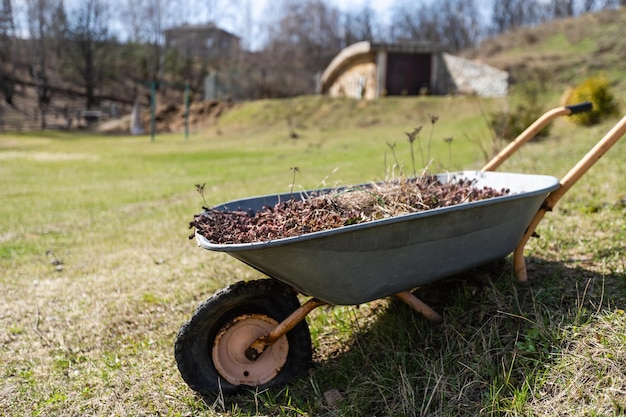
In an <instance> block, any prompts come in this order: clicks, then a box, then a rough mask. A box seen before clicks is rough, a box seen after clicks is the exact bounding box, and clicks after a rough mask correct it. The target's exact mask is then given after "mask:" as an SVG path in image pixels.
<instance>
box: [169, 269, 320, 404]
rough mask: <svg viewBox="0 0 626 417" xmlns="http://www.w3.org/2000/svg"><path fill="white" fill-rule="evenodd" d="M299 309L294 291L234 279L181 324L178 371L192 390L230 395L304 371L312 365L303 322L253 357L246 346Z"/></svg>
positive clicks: (274, 284) (272, 283)
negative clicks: (246, 354)
mask: <svg viewBox="0 0 626 417" xmlns="http://www.w3.org/2000/svg"><path fill="white" fill-rule="evenodd" d="M298 307H300V302H299V301H298V298H297V296H296V293H295V292H294V291H293V290H292V289H291V288H289V287H287V286H285V285H283V284H282V283H280V282H278V281H276V280H273V279H262V280H256V281H249V282H243V281H242V282H238V283H236V284H233V285H230V286H228V287H226V288H223V289H221V290H219V291H217V292H216V293H215V294H214V295H213V296H212V297H211V298H209V299H208V300H207V301H205V302H204V303H203V304H202V305H200V307H198V309H197V310H196V312H195V313H194V315H193V316H192V317H191V319H190V320H189V321H188V322H187V323H185V324H184V325H183V326H182V327H181V329H180V331H179V332H178V336H177V338H176V343H175V347H174V352H175V357H176V362H177V364H178V369H179V371H180V373H181V375H182V377H183V379H184V380H185V382H186V383H187V384H188V385H189V387H191V389H193V390H195V391H197V392H199V393H202V394H211V393H220V392H221V393H223V394H230V393H234V392H236V391H237V390H239V389H240V388H242V387H258V388H261V389H262V388H267V387H271V386H275V385H281V384H284V383H287V382H288V381H290V380H292V379H294V378H296V377H298V376H301V375H302V374H304V373H305V372H306V371H307V370H308V369H309V367H310V365H311V358H312V350H311V335H310V333H309V328H308V326H307V324H306V321H304V320H303V321H301V322H300V323H298V325H297V326H296V327H294V328H293V329H292V330H291V331H289V332H288V333H287V334H286V335H285V336H283V337H281V338H280V339H279V340H278V341H277V342H276V343H275V344H273V345H271V346H269V347H268V348H267V349H266V350H265V351H264V352H263V354H261V356H260V357H259V358H258V359H257V360H256V361H251V360H249V359H247V358H246V356H245V351H246V349H247V348H248V347H249V346H250V344H252V342H254V341H255V340H256V339H257V338H259V337H261V336H264V335H266V334H267V333H269V332H270V331H271V330H273V329H274V328H275V327H276V325H278V323H280V322H281V321H283V320H284V319H285V318H287V317H288V316H289V315H290V314H291V313H292V312H293V311H295V310H296V309H297V308H298Z"/></svg>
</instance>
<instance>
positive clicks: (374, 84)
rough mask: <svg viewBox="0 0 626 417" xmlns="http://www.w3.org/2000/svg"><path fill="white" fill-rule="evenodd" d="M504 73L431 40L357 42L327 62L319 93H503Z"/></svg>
mask: <svg viewBox="0 0 626 417" xmlns="http://www.w3.org/2000/svg"><path fill="white" fill-rule="evenodd" d="M507 90H508V73H507V72H506V71H502V70H499V69H497V68H493V67H490V66H488V65H484V64H481V63H479V62H475V61H470V60H467V59H465V58H461V57H457V56H454V55H451V54H448V53H445V52H444V51H443V50H441V48H440V47H438V46H437V45H435V44H432V43H415V42H410V43H409V42H407V43H394V44H383V43H371V42H368V41H363V42H358V43H355V44H353V45H350V46H348V47H346V48H344V49H343V50H342V51H341V52H340V53H339V54H338V55H337V56H336V57H335V58H334V59H333V60H332V62H331V63H330V64H329V65H328V67H327V68H326V70H324V73H323V74H322V77H321V80H320V92H321V93H322V94H328V95H330V96H331V97H352V98H357V99H361V98H364V99H375V98H379V97H383V96H387V95H420V94H422V95H425V94H433V95H444V94H475V95H479V96H484V97H502V96H505V95H506V94H507Z"/></svg>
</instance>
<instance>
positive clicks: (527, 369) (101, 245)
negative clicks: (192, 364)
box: [0, 97, 626, 416]
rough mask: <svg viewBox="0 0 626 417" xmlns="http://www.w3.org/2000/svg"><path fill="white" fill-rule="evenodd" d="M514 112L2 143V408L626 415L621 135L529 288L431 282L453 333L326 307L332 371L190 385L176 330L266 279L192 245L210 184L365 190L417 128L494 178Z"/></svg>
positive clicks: (473, 279) (431, 106)
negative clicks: (502, 121)
mask: <svg viewBox="0 0 626 417" xmlns="http://www.w3.org/2000/svg"><path fill="white" fill-rule="evenodd" d="M499 106H501V103H498V102H496V101H481V100H479V99H477V98H389V99H384V100H380V101H377V102H372V103H361V102H355V101H349V100H345V101H344V100H328V99H323V98H319V97H304V98H298V99H293V100H276V101H259V102H254V103H247V104H242V105H238V106H237V107H236V108H235V109H234V110H233V111H231V113H228V114H227V115H225V116H224V117H223V119H222V120H221V122H220V126H219V131H221V133H220V134H218V133H217V132H218V129H217V128H211V127H210V128H207V129H205V130H203V131H198V132H193V133H192V135H191V137H190V138H189V140H184V139H183V135H182V134H168V135H157V137H156V140H155V142H154V143H152V142H150V138H149V137H147V136H141V137H126V136H123V137H122V136H119V137H106V136H93V135H89V134H68V133H56V132H44V133H37V134H27V133H13V134H10V133H5V134H0V189H1V190H2V195H3V198H2V204H1V205H0V289H1V292H0V361H1V362H2V363H3V367H2V368H0V372H1V374H0V415H6V416H21V415H24V416H26V415H41V416H54V415H63V416H64V415H94V416H95V415H97V416H102V415H119V416H126V415H128V416H137V415H168V416H188V415H194V416H200V415H202V416H214V415H229V416H231V415H232V416H240V415H241V416H245V415H272V416H278V415H285V416H287V415H289V416H292V415H307V416H314V415H337V416H339V415H342V416H343V415H345V416H355V415H379V416H383V415H407V416H413V415H479V414H481V415H535V416H537V415H538V416H552V415H589V416H593V415H623V414H624V413H626V314H625V313H624V310H625V309H626V308H625V307H626V245H625V242H626V185H625V183H624V181H623V179H624V178H625V177H626V164H624V161H623V155H624V154H625V151H626V141H625V140H624V139H622V140H621V141H620V142H618V143H617V144H616V145H615V146H614V148H613V149H611V150H610V151H609V152H608V154H607V155H606V156H605V157H604V158H602V159H601V160H600V161H599V162H598V163H597V165H596V166H594V167H593V168H592V169H591V171H589V172H588V173H587V174H586V175H585V176H584V177H583V178H582V179H581V180H580V181H579V183H577V184H576V185H575V186H574V188H573V189H572V190H571V191H570V192H569V193H568V194H567V195H566V196H565V197H564V198H563V200H562V201H561V202H559V204H558V205H557V208H556V210H555V211H554V212H552V213H549V214H548V215H547V216H546V218H545V219H544V221H543V222H542V223H541V224H540V226H539V228H538V233H539V234H540V235H541V238H540V239H533V240H531V242H530V244H529V245H528V246H527V262H528V270H529V276H530V278H531V280H532V283H531V285H527V286H524V285H520V284H517V283H516V282H515V280H514V279H513V278H512V274H511V271H510V269H511V267H510V264H509V260H508V259H505V260H503V261H502V262H497V263H494V264H493V265H487V266H485V267H484V268H478V269H476V270H473V271H468V272H467V273H465V274H462V276H457V277H451V278H450V279H448V280H444V281H441V282H439V283H437V284H434V285H431V286H428V287H423V288H420V289H418V290H417V293H418V296H419V297H420V298H421V299H423V300H424V301H426V302H428V303H429V304H430V305H431V306H433V307H434V308H435V309H436V310H437V311H439V312H441V313H442V314H443V315H444V317H445V319H444V322H443V323H442V324H439V325H434V324H432V323H430V322H428V321H427V320H425V319H424V318H422V317H421V316H419V315H417V314H416V313H414V312H412V311H411V310H410V309H408V308H407V307H406V306H404V305H400V304H399V303H397V302H395V301H391V300H378V301H375V302H372V303H369V304H367V305H364V306H360V308H358V309H357V308H355V307H335V308H333V309H318V310H316V311H314V312H313V313H312V314H311V315H310V316H309V317H308V318H307V320H308V322H309V326H310V329H311V334H312V337H313V344H314V361H315V365H316V366H315V368H314V369H313V370H311V372H310V373H309V374H307V376H305V377H303V378H302V379H300V380H296V381H294V382H293V383H292V384H290V385H288V386H286V387H280V388H276V389H271V390H266V391H261V392H246V393H243V394H241V395H238V396H234V397H226V398H223V397H221V396H216V397H214V398H200V397H198V396H196V395H195V394H194V392H193V391H191V390H190V389H189V388H188V387H187V386H186V385H185V383H184V382H183V381H182V379H181V378H180V376H179V373H178V370H177V368H176V364H175V361H174V356H173V344H174V339H175V336H176V332H177V331H178V329H179V327H180V326H181V325H182V324H183V323H184V322H185V321H186V320H187V319H188V318H189V317H190V315H191V314H192V313H193V311H194V309H195V307H196V306H197V305H198V304H200V303H201V302H202V301H203V300H205V299H206V298H208V297H209V296H210V295H211V294H212V293H213V292H214V291H216V290H217V289H219V288H222V287H224V286H226V285H229V284H232V283H234V282H236V281H239V280H244V279H256V278H260V277H261V276H260V275H259V273H257V272H255V271H253V270H251V269H250V268H248V267H246V266H245V265H243V264H241V263H239V262H237V261H235V260H233V259H231V258H230V257H228V256H226V255H224V254H221V253H214V252H209V251H205V250H202V249H200V248H198V247H197V246H196V244H195V242H194V241H190V240H188V235H189V234H190V230H189V229H188V223H189V221H190V220H191V219H192V217H193V214H195V213H197V212H199V211H200V209H201V206H202V205H203V201H202V197H201V196H200V195H199V194H198V193H197V192H196V190H195V184H203V183H206V186H205V190H206V191H205V197H206V199H207V202H208V204H210V205H213V204H218V203H221V202H224V201H228V200H230V199H235V198H244V197H249V196H254V195H259V194H266V193H282V192H288V191H289V189H290V184H291V183H292V181H293V177H292V175H293V172H292V170H290V168H292V167H295V166H297V167H299V169H300V170H299V172H298V173H297V176H296V181H295V187H296V188H305V189H308V188H316V187H321V186H332V185H337V184H350V183H358V182H366V181H369V180H377V179H384V178H385V177H389V176H390V175H399V174H400V172H398V171H394V172H390V171H389V167H390V166H391V165H392V159H393V153H394V152H395V153H396V158H397V159H398V160H400V161H403V162H404V168H403V171H404V172H405V173H409V174H410V173H411V171H412V169H413V168H412V163H411V153H410V150H409V147H408V143H407V140H406V136H405V133H404V132H407V131H410V130H412V129H413V128H414V127H416V126H418V125H422V126H423V129H422V132H421V134H420V139H419V142H418V144H419V147H418V146H417V145H416V149H415V154H414V155H415V159H416V162H417V165H418V167H419V168H421V167H423V166H424V165H426V164H428V161H429V160H430V159H432V163H431V165H430V167H431V171H437V172H438V171H446V170H457V169H471V168H476V169H478V168H480V167H481V166H482V165H483V164H484V162H485V160H484V153H485V150H487V151H488V150H490V149H491V141H490V139H489V138H490V133H489V131H488V129H487V128H486V124H485V116H484V114H488V113H489V112H490V111H493V110H494V109H497V108H499ZM286 114H291V118H292V121H293V122H294V123H293V126H292V127H293V129H294V131H295V132H296V133H297V135H298V138H297V139H292V138H290V137H289V129H288V125H287V122H286V118H285V115H286ZM433 115H437V116H438V117H439V120H438V121H437V122H436V123H435V125H434V126H433V124H432V123H431V120H432V119H431V116H433ZM616 122H617V120H611V121H609V122H607V123H605V124H603V125H601V126H596V127H593V128H580V127H576V126H574V125H573V124H571V123H569V122H568V121H567V120H558V121H557V122H555V123H554V125H553V129H552V132H551V135H550V137H549V138H547V139H544V140H542V141H540V142H537V143H530V144H527V145H526V146H524V147H523V148H522V149H521V150H520V151H519V152H518V153H517V154H516V155H515V156H514V157H512V158H511V160H510V161H508V162H507V163H506V164H505V165H504V166H503V167H501V168H500V171H511V172H525V173H534V174H535V173H536V174H549V175H554V176H557V177H562V176H563V175H564V174H565V173H566V172H567V171H568V170H569V169H570V168H571V167H572V166H574V164H575V163H576V162H577V161H578V160H579V159H580V158H581V157H582V156H583V155H584V154H585V153H586V152H587V150H588V149H590V148H591V147H592V146H593V145H594V144H595V143H596V142H597V141H598V140H599V139H600V138H601V137H602V136H603V135H604V134H605V133H606V132H607V131H608V130H609V129H610V128H611V127H612V126H613V124H614V123H616ZM431 135H432V136H431ZM448 137H452V138H453V141H452V143H451V145H450V146H448V144H447V143H446V142H445V141H444V140H443V139H444V138H448ZM392 148H393V150H392ZM329 392H330V393H338V394H339V396H338V400H337V401H331V402H328V401H327V399H326V397H327V396H328V393H329Z"/></svg>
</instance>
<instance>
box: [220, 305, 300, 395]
mask: <svg viewBox="0 0 626 417" xmlns="http://www.w3.org/2000/svg"><path fill="white" fill-rule="evenodd" d="M277 325H278V322H277V321H276V320H274V319H272V318H271V317H268V316H266V315H264V314H244V315H241V316H238V317H235V318H234V319H232V320H231V321H230V322H228V323H227V324H226V325H225V326H224V327H222V329H221V330H220V331H219V332H218V334H217V336H216V337H215V340H214V342H213V349H212V358H213V364H214V365H215V369H217V371H218V372H219V374H220V375H221V376H222V377H223V378H224V379H225V380H226V381H228V382H229V383H231V384H233V385H250V386H258V385H263V384H265V383H267V382H269V381H271V380H272V379H274V377H276V375H278V373H279V372H280V370H281V369H282V368H283V366H284V365H285V363H286V362H287V356H288V355H289V342H288V341H287V337H286V336H283V337H281V338H280V339H278V340H277V341H276V343H274V344H273V345H271V346H268V347H267V349H266V350H265V351H264V352H263V354H262V355H261V356H260V357H259V358H258V359H257V360H256V361H251V360H249V359H248V358H246V355H245V352H246V349H248V348H249V347H250V345H251V344H252V342H254V341H255V340H257V339H258V338H259V337H262V336H265V335H267V334H268V333H269V332H271V331H272V330H274V328H276V326H277Z"/></svg>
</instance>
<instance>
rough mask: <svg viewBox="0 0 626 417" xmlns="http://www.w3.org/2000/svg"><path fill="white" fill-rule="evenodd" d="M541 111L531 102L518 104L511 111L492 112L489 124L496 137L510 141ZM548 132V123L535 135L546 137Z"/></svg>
mask: <svg viewBox="0 0 626 417" xmlns="http://www.w3.org/2000/svg"><path fill="white" fill-rule="evenodd" d="M543 113H544V112H543V109H542V108H540V107H539V106H538V105H536V104H533V103H532V102H529V104H519V105H517V107H516V108H515V110H514V111H513V112H511V111H506V110H505V111H500V112H496V113H493V114H492V115H491V117H490V118H489V126H490V127H491V130H492V131H493V133H494V134H495V136H496V137H497V138H499V139H502V140H505V141H509V142H510V141H512V140H513V139H515V138H516V137H517V136H518V135H519V134H520V133H522V132H523V131H524V130H526V128H527V127H528V126H530V125H531V124H532V123H533V122H534V121H535V120H537V119H538V118H539V117H540V116H541V115H542V114H543ZM549 134H550V126H549V125H548V126H546V127H545V128H543V129H542V130H541V131H539V133H537V135H536V136H535V137H536V138H541V137H546V136H548V135H549Z"/></svg>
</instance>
